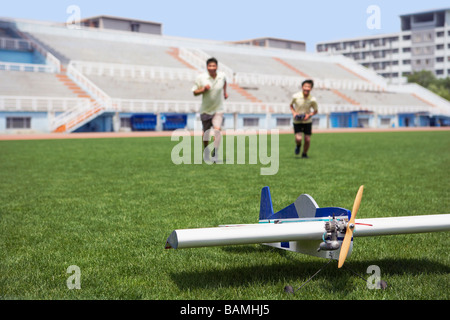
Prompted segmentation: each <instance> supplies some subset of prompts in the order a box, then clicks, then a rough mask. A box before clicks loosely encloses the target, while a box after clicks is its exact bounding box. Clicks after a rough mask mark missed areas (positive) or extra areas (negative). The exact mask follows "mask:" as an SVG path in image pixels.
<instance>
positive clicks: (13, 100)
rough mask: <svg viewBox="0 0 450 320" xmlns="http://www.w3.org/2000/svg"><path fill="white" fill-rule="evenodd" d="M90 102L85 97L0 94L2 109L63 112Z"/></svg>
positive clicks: (0, 108) (84, 105) (0, 106)
mask: <svg viewBox="0 0 450 320" xmlns="http://www.w3.org/2000/svg"><path fill="white" fill-rule="evenodd" d="M89 103H90V101H89V99H84V98H55V97H26V96H0V110H2V111H22V112H23V111H42V112H63V111H67V110H69V109H72V108H84V107H86V106H88V105H89Z"/></svg>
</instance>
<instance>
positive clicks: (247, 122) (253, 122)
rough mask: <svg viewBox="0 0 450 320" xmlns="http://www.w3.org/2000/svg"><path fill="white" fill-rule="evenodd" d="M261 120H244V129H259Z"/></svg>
mask: <svg viewBox="0 0 450 320" xmlns="http://www.w3.org/2000/svg"><path fill="white" fill-rule="evenodd" d="M258 126H259V118H244V127H258Z"/></svg>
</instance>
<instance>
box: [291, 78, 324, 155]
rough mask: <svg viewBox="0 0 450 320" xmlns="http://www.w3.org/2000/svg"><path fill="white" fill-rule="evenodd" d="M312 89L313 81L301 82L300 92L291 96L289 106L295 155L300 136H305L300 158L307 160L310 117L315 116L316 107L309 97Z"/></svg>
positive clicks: (298, 151)
mask: <svg viewBox="0 0 450 320" xmlns="http://www.w3.org/2000/svg"><path fill="white" fill-rule="evenodd" d="M313 87H314V82H313V80H310V79H308V80H305V81H303V82H302V91H300V92H297V93H296V94H294V95H293V96H292V101H291V104H290V108H291V112H292V117H293V123H294V133H295V144H296V148H295V154H296V155H298V154H299V153H300V148H301V145H302V134H304V135H305V145H304V146H303V153H302V158H308V154H307V152H308V150H309V146H310V144H311V134H312V117H313V116H314V115H315V114H317V112H318V106H317V100H316V98H315V97H313V96H311V95H310V93H311V90H312V89H313Z"/></svg>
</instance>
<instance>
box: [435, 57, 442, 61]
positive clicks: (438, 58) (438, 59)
mask: <svg viewBox="0 0 450 320" xmlns="http://www.w3.org/2000/svg"><path fill="white" fill-rule="evenodd" d="M436 62H444V57H437V58H436Z"/></svg>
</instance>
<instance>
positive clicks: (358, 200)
mask: <svg viewBox="0 0 450 320" xmlns="http://www.w3.org/2000/svg"><path fill="white" fill-rule="evenodd" d="M363 189H364V186H360V187H359V190H358V193H357V194H356V198H355V202H354V203H353V209H352V214H351V217H350V220H349V221H348V224H347V231H346V232H345V237H344V241H342V245H341V252H340V253H339V262H338V268H341V267H342V266H343V265H344V262H345V258H347V254H348V250H349V248H350V243H351V240H352V237H353V230H354V229H355V218H356V214H357V213H358V209H359V205H360V204H361V198H362V194H363Z"/></svg>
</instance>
